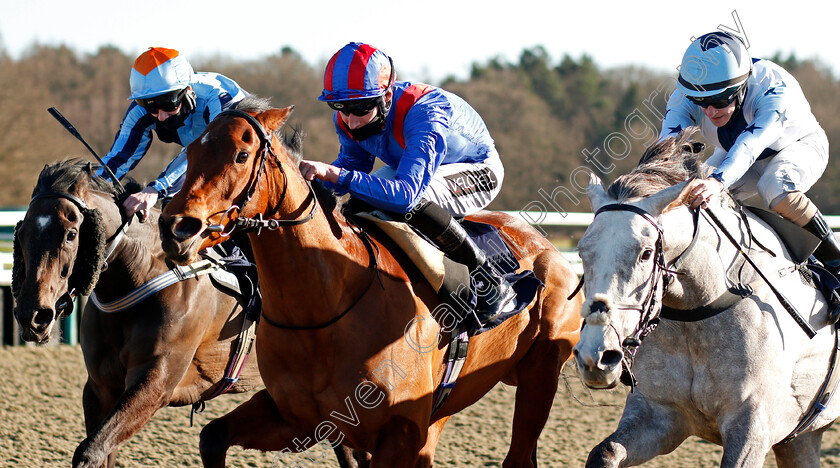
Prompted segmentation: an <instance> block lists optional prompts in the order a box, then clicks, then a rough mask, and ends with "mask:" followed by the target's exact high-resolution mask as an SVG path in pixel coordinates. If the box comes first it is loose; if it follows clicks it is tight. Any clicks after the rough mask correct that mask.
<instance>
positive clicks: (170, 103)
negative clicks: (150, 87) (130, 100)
mask: <svg viewBox="0 0 840 468" xmlns="http://www.w3.org/2000/svg"><path fill="white" fill-rule="evenodd" d="M188 89H189V88H184V89H176V90H175V91H169V92H168V93H164V94H161V95H160V96H154V97H150V98H144V99H135V100H134V102H136V103H137V105H138V106H140V107H142V108H143V109H146V112H148V113H150V114H157V113H158V111H164V112H175V111H176V110H177V109H178V106H180V105H181V100H182V99H183V98H184V95H185V94H187V90H188Z"/></svg>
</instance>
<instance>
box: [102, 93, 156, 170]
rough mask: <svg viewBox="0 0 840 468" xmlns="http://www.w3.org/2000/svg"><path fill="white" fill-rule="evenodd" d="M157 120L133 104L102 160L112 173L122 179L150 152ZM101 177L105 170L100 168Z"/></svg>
mask: <svg viewBox="0 0 840 468" xmlns="http://www.w3.org/2000/svg"><path fill="white" fill-rule="evenodd" d="M154 123H155V119H154V117H153V116H152V115H150V114H149V113H148V112H146V111H145V110H144V109H143V108H142V107H140V106H138V105H137V104H136V103H135V102H133V101H132V102H131V105H129V106H128V110H127V111H126V113H125V117H123V120H122V122H121V123H120V129H119V131H118V132H117V135H116V137H115V138H114V144H113V145H111V150H110V151H108V154H106V155H105V156H104V157H103V158H102V162H103V163H105V164H106V165H107V166H108V167H109V168H110V169H111V171H113V172H114V174H115V175H116V176H117V178H119V179H121V178H122V177H123V176H124V175H125V174H126V173H128V172H129V171H130V170H132V169H134V167H135V166H137V163H139V162H140V159H142V158H143V156H144V155H145V154H146V152H147V151H148V150H149V146H150V145H151V144H152V128H153V126H154ZM97 174H98V175H99V176H103V175H104V170H103V169H102V168H99V170H98V171H97Z"/></svg>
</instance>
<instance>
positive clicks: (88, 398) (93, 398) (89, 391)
mask: <svg viewBox="0 0 840 468" xmlns="http://www.w3.org/2000/svg"><path fill="white" fill-rule="evenodd" d="M118 398H119V395H112V391H110V390H109V389H103V388H100V387H97V386H96V384H95V383H94V382H93V381H92V380H91V379H90V377H88V380H87V382H85V386H84V388H83V389H82V408H83V409H84V414H85V432H86V435H87V436H88V437H90V436H91V435H93V434H94V433H95V432H96V428H97V427H99V424H100V423H101V422H102V420H104V419H105V416H106V415H107V414H108V411H109V410H110V409H111V408H112V407H113V406H114V404H115V403H116V401H117V399H118ZM80 447H81V445H80ZM76 451H77V452H78V451H79V449H78V448H77V449H76ZM95 458H96V459H99V458H103V459H104V461H103V464H102V466H103V467H105V468H114V466H115V465H116V462H117V450H116V449H115V450H114V451H112V452H111V453H101V454H97V455H96V456H95Z"/></svg>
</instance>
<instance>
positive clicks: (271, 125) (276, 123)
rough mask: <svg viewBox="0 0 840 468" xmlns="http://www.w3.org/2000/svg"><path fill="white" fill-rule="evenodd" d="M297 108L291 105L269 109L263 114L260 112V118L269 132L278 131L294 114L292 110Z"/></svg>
mask: <svg viewBox="0 0 840 468" xmlns="http://www.w3.org/2000/svg"><path fill="white" fill-rule="evenodd" d="M294 109H295V106H289V107H286V108H284V109H269V110H267V111H265V112H263V113H262V114H260V120H261V121H262V124H263V127H265V129H266V131H268V133H272V132H276V131H277V130H278V129H280V127H282V126H283V124H285V123H286V120H287V119H288V118H289V116H290V115H291V114H292V111H293V110H294Z"/></svg>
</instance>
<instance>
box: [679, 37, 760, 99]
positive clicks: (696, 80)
mask: <svg viewBox="0 0 840 468" xmlns="http://www.w3.org/2000/svg"><path fill="white" fill-rule="evenodd" d="M751 71H752V59H751V58H750V54H749V52H748V51H747V47H746V46H745V45H744V43H743V42H741V40H740V39H738V38H736V37H735V36H732V35H730V34H727V33H725V32H721V31H715V32H712V33H709V34H704V35H703V36H700V37H699V38H698V39H695V40H694V42H692V43H691V45H690V46H688V49H687V50H686V51H685V55H683V59H682V65H681V66H680V76H679V78H678V79H677V89H679V90H680V92H682V93H683V95H685V96H688V97H691V98H706V97H710V96H716V95H719V94H730V93H732V92H734V91H735V90H737V89H739V88H740V87H741V85H743V84H744V83H746V81H747V78H749V76H750V72H751Z"/></svg>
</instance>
